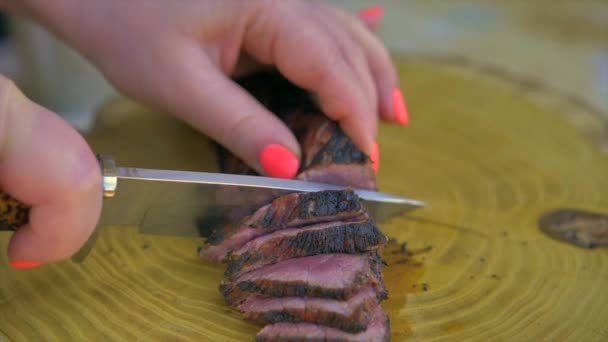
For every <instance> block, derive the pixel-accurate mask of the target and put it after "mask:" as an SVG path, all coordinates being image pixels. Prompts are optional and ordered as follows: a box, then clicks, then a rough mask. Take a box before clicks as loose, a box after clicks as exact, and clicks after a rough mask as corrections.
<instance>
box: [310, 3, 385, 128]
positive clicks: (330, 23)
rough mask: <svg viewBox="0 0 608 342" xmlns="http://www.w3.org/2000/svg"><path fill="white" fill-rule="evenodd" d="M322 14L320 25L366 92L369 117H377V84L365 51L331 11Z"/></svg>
mask: <svg viewBox="0 0 608 342" xmlns="http://www.w3.org/2000/svg"><path fill="white" fill-rule="evenodd" d="M321 13H323V15H321V17H320V18H319V20H320V23H319V25H321V26H323V27H325V29H326V31H327V32H328V33H329V36H330V37H331V38H332V39H333V41H334V45H335V46H337V47H339V49H340V52H341V53H342V56H343V58H344V60H345V61H346V62H347V64H348V65H349V66H350V68H351V69H352V70H353V73H354V74H355V76H356V77H357V81H358V83H359V85H360V86H361V87H362V88H363V90H364V91H365V94H366V97H367V99H368V102H369V105H370V108H369V115H374V116H377V110H378V96H377V91H376V84H375V80H374V77H373V76H372V73H371V71H370V68H369V64H368V62H367V57H366V55H365V53H364V51H363V49H362V48H361V46H360V45H359V44H357V43H356V42H355V41H354V39H353V37H352V36H351V34H350V33H349V32H348V31H346V30H345V29H344V28H343V27H342V25H340V23H337V22H336V21H335V20H334V18H333V16H332V15H331V12H330V11H321ZM375 122H376V121H374V123H375Z"/></svg>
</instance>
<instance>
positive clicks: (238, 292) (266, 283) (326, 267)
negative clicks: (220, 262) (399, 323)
mask: <svg viewBox="0 0 608 342" xmlns="http://www.w3.org/2000/svg"><path fill="white" fill-rule="evenodd" d="M381 270H382V260H381V259H380V256H379V255H378V253H377V252H375V251H374V252H369V253H365V254H319V255H315V256H310V257H303V258H296V259H289V260H286V261H283V262H280V263H276V264H273V265H269V266H266V267H264V268H261V269H257V270H254V271H251V272H249V273H245V274H242V275H240V276H237V277H234V278H232V280H230V281H227V282H223V283H222V284H221V285H220V291H221V292H222V294H223V295H224V298H225V299H226V301H227V302H228V303H229V304H230V305H233V306H238V305H240V304H241V303H243V301H245V299H247V297H249V296H251V295H265V296H272V297H302V296H306V297H318V298H329V299H337V300H347V299H349V298H351V297H352V296H354V295H355V294H356V293H357V291H359V290H360V289H362V288H365V287H368V286H371V287H373V288H374V289H375V290H376V292H377V295H378V298H381V299H385V298H386V297H387V292H386V289H385V288H384V285H383V283H382V275H381Z"/></svg>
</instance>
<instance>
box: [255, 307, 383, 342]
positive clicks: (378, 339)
mask: <svg viewBox="0 0 608 342" xmlns="http://www.w3.org/2000/svg"><path fill="white" fill-rule="evenodd" d="M390 337H391V330H390V321H389V318H388V316H387V315H386V313H385V312H384V311H383V310H382V307H381V306H380V305H377V306H376V308H375V310H374V313H373V316H372V319H371V320H370V322H369V325H368V326H367V329H366V330H365V331H363V332H360V333H354V334H353V333H348V332H344V331H341V330H338V329H335V328H329V327H324V326H321V325H317V324H311V323H284V322H282V323H275V324H270V325H267V326H265V327H264V328H263V329H262V330H260V331H259V332H258V333H257V335H256V337H255V340H256V342H296V341H297V342H321V341H322V342H385V341H390Z"/></svg>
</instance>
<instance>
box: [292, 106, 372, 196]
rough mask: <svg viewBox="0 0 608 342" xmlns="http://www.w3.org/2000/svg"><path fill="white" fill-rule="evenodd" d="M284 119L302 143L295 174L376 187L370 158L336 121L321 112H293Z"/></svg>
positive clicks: (362, 186) (346, 184)
mask: <svg viewBox="0 0 608 342" xmlns="http://www.w3.org/2000/svg"><path fill="white" fill-rule="evenodd" d="M285 122H286V124H287V126H288V127H289V128H291V129H292V131H293V132H294V134H295V135H296V138H297V139H298V142H299V143H300V145H301V146H302V163H301V165H300V171H299V173H298V176H297V177H296V178H298V179H302V180H306V181H311V182H318V183H327V184H334V185H341V186H350V187H356V188H362V189H371V190H375V189H376V175H375V173H374V169H373V167H372V163H371V160H370V159H369V157H368V156H366V155H365V154H364V153H363V152H362V151H361V150H359V148H358V147H357V146H356V145H355V144H354V143H353V142H352V140H351V139H350V138H349V137H348V136H347V135H346V134H345V133H344V131H342V129H341V128H340V126H338V124H337V123H335V122H333V121H330V120H329V119H328V118H327V117H326V116H324V115H323V114H322V113H320V112H318V111H317V112H307V113H296V112H294V113H290V114H288V115H287V116H286V117H285Z"/></svg>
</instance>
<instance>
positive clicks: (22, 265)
mask: <svg viewBox="0 0 608 342" xmlns="http://www.w3.org/2000/svg"><path fill="white" fill-rule="evenodd" d="M40 265H42V263H40V262H36V261H11V266H12V267H13V268H32V267H38V266H40Z"/></svg>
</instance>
